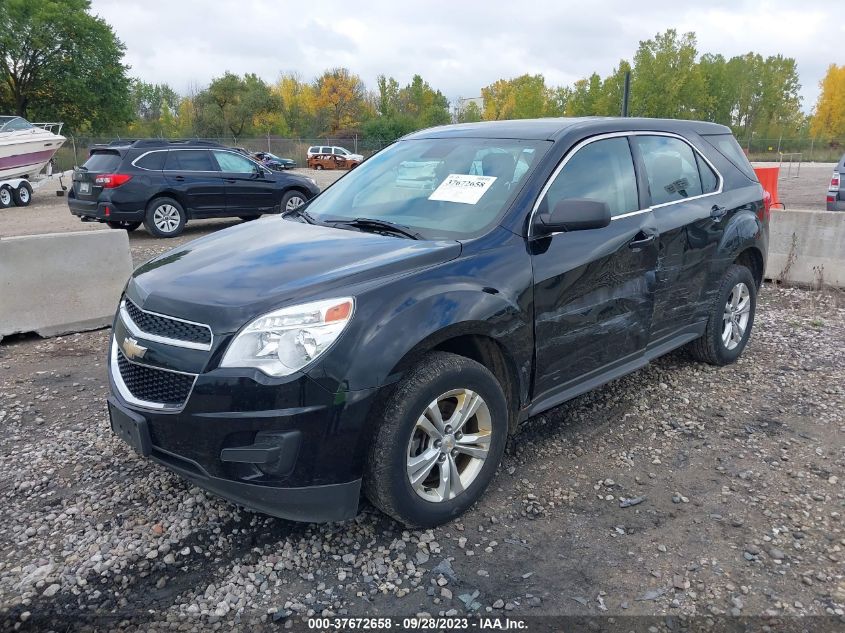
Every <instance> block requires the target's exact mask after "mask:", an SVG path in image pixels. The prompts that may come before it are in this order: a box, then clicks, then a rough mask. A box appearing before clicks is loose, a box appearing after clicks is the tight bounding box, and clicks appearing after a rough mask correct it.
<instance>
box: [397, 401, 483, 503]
mask: <svg viewBox="0 0 845 633" xmlns="http://www.w3.org/2000/svg"><path fill="white" fill-rule="evenodd" d="M492 431H493V425H492V422H491V418H490V409H489V408H488V407H487V403H485V402H484V399H483V398H482V397H481V396H480V395H479V394H477V393H476V392H474V391H471V390H469V389H454V390H452V391H448V392H446V393H444V394H442V395H440V396H438V397H437V398H436V399H434V400H433V401H432V402H431V403H430V404H429V405H428V407H426V409H425V411H423V413H422V414H421V415H420V416H419V418H418V419H417V422H416V424H415V426H414V430H413V432H412V433H411V439H410V441H409V442H408V453H407V472H408V481H409V482H410V483H411V487H412V488H413V489H414V492H416V493H417V495H419V496H420V497H422V498H423V499H425V500H426V501H433V502H435V503H439V502H442V501H448V500H450V499H454V498H455V497H457V496H458V495H459V494H461V493H462V492H463V491H464V490H466V489H467V488H468V487H469V486H470V485H471V484H472V482H473V481H475V479H476V477H478V474H479V473H480V472H481V469H482V467H483V466H484V461H485V460H486V459H487V453H488V451H489V448H490V439H491V437H492Z"/></svg>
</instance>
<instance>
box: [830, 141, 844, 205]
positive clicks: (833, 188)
mask: <svg viewBox="0 0 845 633" xmlns="http://www.w3.org/2000/svg"><path fill="white" fill-rule="evenodd" d="M843 176H845V154H843V155H842V158H840V159H839V162H838V163H836V166H835V167H834V168H833V175H832V176H831V177H830V186H829V187H828V188H827V210H828V211H845V183H843V182H842V179H843Z"/></svg>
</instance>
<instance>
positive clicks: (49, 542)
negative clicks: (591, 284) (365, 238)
mask: <svg viewBox="0 0 845 633" xmlns="http://www.w3.org/2000/svg"><path fill="white" fill-rule="evenodd" d="M108 335H109V333H108V331H99V332H91V333H84V334H77V335H73V336H67V337H63V338H56V339H50V340H39V339H23V340H17V341H10V342H8V343H4V344H3V345H2V346H0V423H2V424H3V427H4V431H5V432H4V433H3V434H2V436H0V447H2V449H0V450H2V454H3V460H2V464H0V482H2V483H0V494H2V500H3V501H2V504H3V508H2V515H3V517H4V524H5V529H4V530H3V532H2V535H0V608H2V610H3V612H2V613H3V614H2V615H0V622H2V628H7V627H10V626H12V625H13V624H20V625H22V628H23V629H25V630H43V629H46V628H47V627H48V626H53V627H56V628H59V630H67V629H75V628H86V626H87V624H88V623H90V624H92V625H94V626H95V627H96V628H99V629H110V628H113V627H116V626H117V625H118V623H120V622H125V626H126V627H127V630H133V631H134V630H137V631H141V630H144V631H148V630H163V629H166V628H169V626H170V624H173V625H174V626H179V627H180V628H184V629H190V628H193V627H200V628H202V627H206V626H208V625H213V624H215V623H219V624H221V625H222V626H223V627H224V629H226V630H230V629H232V628H233V627H234V626H235V625H236V624H237V623H238V622H240V623H242V624H243V625H244V627H246V628H245V629H244V630H249V628H250V627H251V626H253V625H254V624H258V623H260V621H262V620H265V621H267V620H269V621H270V622H272V621H273V620H274V619H285V620H290V621H293V620H294V619H296V618H297V617H299V616H302V615H306V614H318V615H319V614H339V615H343V614H350V615H364V614H376V615H413V614H416V613H421V612H425V613H429V614H433V615H437V614H449V615H455V614H460V615H463V614H467V613H469V614H473V613H481V614H488V613H493V614H508V615H511V616H522V615H529V616H530V615H538V614H546V615H549V614H567V615H573V614H585V615H617V616H619V615H630V614H635V615H666V614H679V615H680V614H687V615H692V614H698V615H701V614H704V615H720V614H734V615H740V614H741V615H764V616H767V617H769V618H775V620H774V621H779V620H777V618H778V617H780V616H793V615H799V614H815V615H820V616H825V615H828V616H836V615H838V616H839V617H840V620H839V622H840V623H841V624H845V619H842V618H841V616H842V614H843V608H844V607H845V575H844V574H843V572H844V571H845V567H843V548H845V531H843V527H845V526H843V522H842V513H843V506H844V505H845V494H843V486H842V482H843V481H845V443H844V442H843V438H845V414H843V411H845V361H843V357H842V350H843V349H845V301H843V300H842V296H841V295H832V294H826V295H823V294H818V293H813V292H810V291H803V290H794V289H776V288H772V287H767V288H765V289H764V291H763V293H762V298H761V304H760V307H759V312H758V321H757V323H756V325H755V331H754V335H753V338H752V341H751V344H750V345H749V347H748V349H747V350H746V353H745V355H744V356H743V358H742V359H741V360H740V362H738V363H737V364H735V365H733V366H730V367H726V368H723V369H714V368H712V367H709V366H705V365H701V364H697V363H694V362H692V361H691V360H690V359H689V358H688V357H687V356H686V355H685V354H684V353H683V352H678V353H674V354H672V355H670V356H668V357H666V358H663V359H661V360H660V361H658V362H656V363H655V364H653V365H651V366H650V367H648V368H647V369H645V370H642V371H640V372H637V373H635V374H633V375H631V376H628V377H626V378H623V379H621V380H618V381H616V382H614V383H612V384H610V385H608V386H606V387H604V388H602V389H599V390H597V391H595V392H593V393H591V394H588V395H585V396H583V397H580V398H578V399H576V400H574V401H572V402H570V403H568V404H566V405H564V406H561V407H558V408H557V409H555V410H553V411H550V412H548V413H546V414H544V415H541V416H538V417H536V418H534V419H532V420H530V421H529V422H528V423H527V424H526V426H525V427H524V428H523V430H522V431H521V432H520V433H519V434H518V435H517V436H516V437H514V438H513V441H512V442H511V446H510V448H509V450H508V453H507V455H506V457H505V460H504V463H503V465H502V467H501V470H500V472H499V474H498V476H497V479H496V480H495V481H494V484H493V486H492V488H491V490H490V491H489V492H488V494H487V495H486V496H485V497H484V498H483V500H482V501H481V502H480V503H479V504H478V505H477V506H476V507H475V508H473V509H472V510H471V511H470V512H469V513H468V514H467V515H466V516H465V517H464V518H462V519H461V520H460V521H459V522H456V523H453V524H451V525H447V526H445V527H442V528H439V529H436V530H430V531H406V530H403V529H402V528H401V526H399V525H397V524H395V523H394V522H392V521H391V520H389V519H387V518H385V517H384V516H382V515H380V514H379V513H377V512H376V511H374V510H372V509H371V508H370V507H369V506H367V505H365V506H364V508H363V512H362V514H361V515H360V516H359V517H358V518H357V519H355V520H353V521H349V522H346V523H341V524H333V525H319V526H318V525H302V524H295V523H290V522H286V521H283V520H279V519H274V518H269V517H266V516H263V515H259V514H254V513H251V512H248V511H243V510H239V509H237V508H236V507H234V506H232V505H230V504H229V503H227V502H225V501H222V500H219V499H216V498H214V497H212V496H210V495H207V494H205V493H203V492H201V491H200V490H199V489H197V488H193V487H191V486H190V485H188V484H186V483H185V482H184V481H182V480H181V479H179V478H178V477H176V476H175V475H172V474H170V473H168V472H167V471H166V470H164V469H162V468H161V467H158V466H156V465H154V464H152V463H150V462H148V461H144V460H142V459H140V458H138V457H136V456H135V455H134V454H133V453H132V452H131V451H130V450H129V449H128V448H127V447H126V446H125V445H124V444H122V443H121V442H120V441H118V440H117V439H115V438H114V437H113V436H112V434H111V432H110V430H109V428H108V422H107V414H106V410H105V407H104V398H105V395H106V376H105V368H104V362H103V361H104V357H105V350H106V344H107V339H108ZM631 498H644V499H643V500H642V502H641V503H640V504H638V505H633V506H629V507H625V508H623V507H620V502H621V500H623V499H631ZM3 620H5V622H3ZM829 622H830V623H831V625H833V624H834V623H835V622H834V620H829ZM776 630H777V629H776ZM830 630H833V629H830Z"/></svg>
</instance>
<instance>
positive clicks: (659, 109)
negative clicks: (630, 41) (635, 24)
mask: <svg viewBox="0 0 845 633" xmlns="http://www.w3.org/2000/svg"><path fill="white" fill-rule="evenodd" d="M697 55H698V51H697V49H696V40H695V33H684V34H683V35H681V36H679V35H678V33H677V31H675V29H668V30H667V31H666V32H665V33H658V34H657V35H656V36H655V37H654V39H651V40H646V41H644V42H640V46H639V48H638V49H637V52H636V54H635V55H634V67H633V71H632V75H631V113H632V114H634V115H636V116H646V117H668V118H676V119H688V118H698V117H699V116H701V112H702V111H703V110H704V109H705V108H706V106H707V102H708V100H707V88H706V84H705V81H704V76H703V75H702V72H701V69H700V68H699V67H698V64H697V63H696V57H697Z"/></svg>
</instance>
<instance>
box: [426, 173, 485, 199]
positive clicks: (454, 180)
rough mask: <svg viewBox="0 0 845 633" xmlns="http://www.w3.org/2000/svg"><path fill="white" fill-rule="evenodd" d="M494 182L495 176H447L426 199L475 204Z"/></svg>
mask: <svg viewBox="0 0 845 633" xmlns="http://www.w3.org/2000/svg"><path fill="white" fill-rule="evenodd" d="M495 180H496V177H495V176H468V175H466V174H449V175H448V176H446V180H444V181H443V182H441V183H440V186H439V187H438V188H437V189H435V190H434V192H433V193H432V194H431V195H430V196H429V197H428V199H429V200H442V201H443V202H462V203H463V204H476V203H477V202H478V201H479V200H481V196H483V195H484V192H486V191H487V190H488V189H489V188H490V187H491V185H492V184H493V183H494V182H495Z"/></svg>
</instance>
